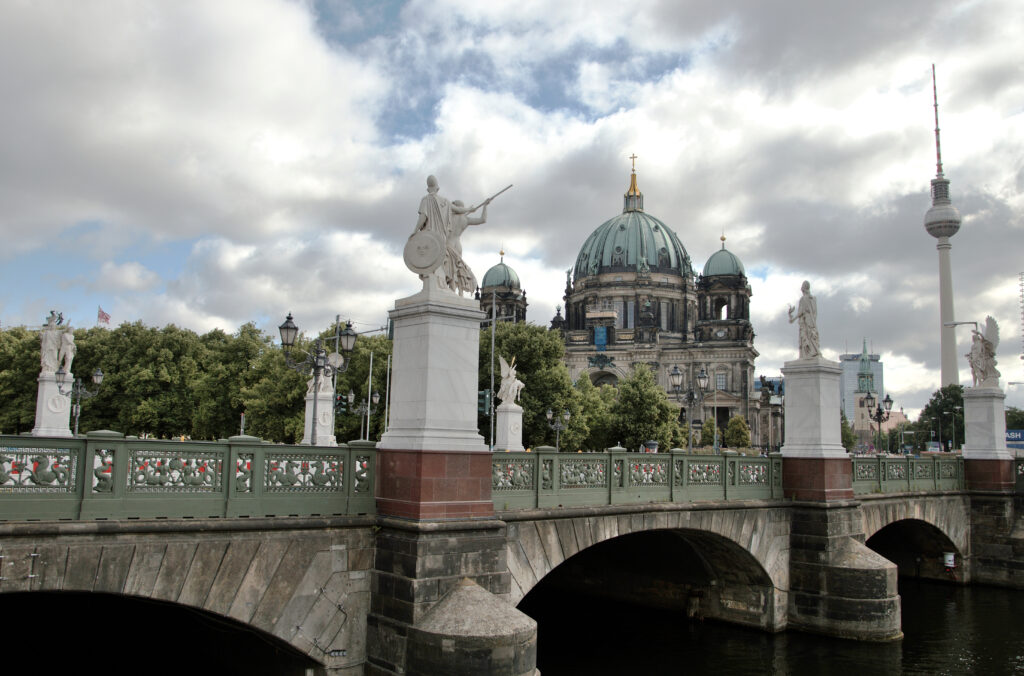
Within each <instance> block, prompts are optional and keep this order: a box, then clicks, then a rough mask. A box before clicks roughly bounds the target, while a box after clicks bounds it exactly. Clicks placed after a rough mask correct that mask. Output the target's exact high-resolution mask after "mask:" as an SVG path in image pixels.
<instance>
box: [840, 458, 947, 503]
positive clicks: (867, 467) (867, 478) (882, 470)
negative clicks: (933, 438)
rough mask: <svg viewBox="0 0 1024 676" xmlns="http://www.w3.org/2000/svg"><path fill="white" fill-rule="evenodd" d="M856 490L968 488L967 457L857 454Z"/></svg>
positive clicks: (865, 492)
mask: <svg viewBox="0 0 1024 676" xmlns="http://www.w3.org/2000/svg"><path fill="white" fill-rule="evenodd" d="M852 463H853V492H854V493H855V494H856V495H869V494H872V493H902V492H909V491H913V492H920V491H956V490H964V488H965V483H964V465H963V458H962V457H961V456H959V455H952V454H947V455H928V456H924V457H915V456H884V455H882V456H872V457H856V458H853V459H852Z"/></svg>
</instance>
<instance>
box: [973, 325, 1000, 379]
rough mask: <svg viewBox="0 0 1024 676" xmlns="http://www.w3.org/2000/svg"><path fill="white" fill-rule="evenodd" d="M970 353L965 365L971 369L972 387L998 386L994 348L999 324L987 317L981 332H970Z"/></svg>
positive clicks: (975, 330) (997, 344) (997, 340)
mask: <svg viewBox="0 0 1024 676" xmlns="http://www.w3.org/2000/svg"><path fill="white" fill-rule="evenodd" d="M971 334H972V335H971V351H970V352H968V353H967V363H968V364H969V365H970V367H971V379H972V380H973V381H974V387H978V386H979V385H980V386H981V387H986V386H994V387H998V386H999V376H1000V373H999V371H998V370H997V369H996V348H997V347H999V324H997V323H996V320H995V319H994V318H993V317H992V315H989V316H987V317H986V318H985V327H984V329H983V330H982V331H979V330H978V329H974V330H973V331H971Z"/></svg>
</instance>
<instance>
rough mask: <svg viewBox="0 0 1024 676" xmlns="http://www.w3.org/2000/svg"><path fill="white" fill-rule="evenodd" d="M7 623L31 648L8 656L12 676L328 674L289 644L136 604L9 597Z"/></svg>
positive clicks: (72, 596)
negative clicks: (84, 673)
mask: <svg viewBox="0 0 1024 676" xmlns="http://www.w3.org/2000/svg"><path fill="white" fill-rule="evenodd" d="M0 617H4V618H5V619H6V620H7V626H8V627H9V628H10V629H12V630H15V631H12V632H11V634H10V637H9V638H13V639H15V642H16V643H17V642H19V641H20V639H17V638H15V637H16V636H18V635H20V636H22V637H23V640H24V641H25V643H24V645H23V646H21V647H19V648H17V649H16V650H8V651H7V653H6V654H7V657H5V660H4V664H5V666H6V667H7V668H9V669H12V671H11V673H23V672H21V671H19V667H22V665H24V667H22V668H25V669H33V670H35V672H36V673H79V672H80V671H81V670H82V669H83V668H85V667H87V666H90V665H91V666H93V667H96V668H97V669H99V670H100V672H101V673H137V674H144V673H172V674H187V673H190V672H194V673H224V674H261V673H262V674H295V675H296V676H301V675H304V674H307V673H311V672H310V671H307V670H316V669H318V668H321V667H322V665H321V664H320V663H318V662H317V661H315V660H313V659H311V658H310V657H309V656H307V655H305V654H303V653H301V652H299V651H298V650H297V649H296V648H294V647H293V646H291V645H289V644H288V643H286V642H284V641H282V640H281V639H279V638H276V637H274V636H271V635H270V634H267V633H266V632H263V631H260V630H258V629H255V628H253V627H251V626H248V625H246V624H243V623H241V622H238V621H235V620H233V619H231V618H228V617H225V616H223V615H218V614H215V613H211V612H208V611H205V610H202V609H199V608H193V607H191V606H186V605H181V604H177V603H170V602H167V601H157V600H153V599H147V598H142V597H136V596H122V595H117V594H104V593H96V592H74V591H62V592H46V591H34V592H11V593H4V594H0ZM33 636H34V637H35V638H34V639H33V638H32V637H33ZM33 643H35V645H36V649H34V650H33V648H32V644H33ZM10 660H14V661H13V662H11V661H10ZM24 673H29V672H28V671H26V672H24Z"/></svg>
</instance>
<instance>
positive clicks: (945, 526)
mask: <svg viewBox="0 0 1024 676" xmlns="http://www.w3.org/2000/svg"><path fill="white" fill-rule="evenodd" d="M860 512H861V515H862V518H863V526H864V536H865V539H866V542H867V545H868V546H869V547H871V548H872V549H875V550H876V551H878V552H879V553H880V554H882V555H883V556H885V557H886V558H888V559H889V560H891V561H892V562H893V563H895V564H896V565H897V567H898V568H899V574H900V575H904V576H916V577H929V578H938V579H943V580H946V579H954V580H956V581H959V582H967V581H969V573H970V566H969V565H965V564H966V563H967V562H968V561H969V560H970V558H971V518H970V517H971V505H970V499H969V497H968V496H966V495H940V496H936V495H931V496H927V497H925V496H919V497H915V496H899V497H891V496H878V497H874V496H870V497H863V498H862V499H861V505H860ZM949 551H953V552H954V553H955V554H956V555H957V566H956V567H957V571H956V573H954V574H950V573H947V572H946V570H945V565H944V561H943V558H942V555H943V554H944V553H945V552H949Z"/></svg>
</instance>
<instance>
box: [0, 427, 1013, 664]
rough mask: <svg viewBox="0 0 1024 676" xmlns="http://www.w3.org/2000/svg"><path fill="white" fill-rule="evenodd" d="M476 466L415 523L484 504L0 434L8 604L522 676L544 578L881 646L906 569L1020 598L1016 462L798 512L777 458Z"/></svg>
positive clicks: (625, 458)
mask: <svg viewBox="0 0 1024 676" xmlns="http://www.w3.org/2000/svg"><path fill="white" fill-rule="evenodd" d="M482 456H483V459H485V460H486V462H487V463H489V467H490V470H489V474H490V481H489V485H485V486H483V487H482V488H481V489H480V492H481V493H482V494H485V495H486V496H487V499H489V500H490V501H491V502H490V504H492V505H493V509H492V510H491V511H490V513H489V514H485V515H482V516H481V515H476V516H474V517H473V518H447V519H430V520H424V519H409V518H403V517H402V516H401V514H400V513H399V512H400V510H396V509H393V508H390V507H389V508H386V509H381V508H380V506H381V505H385V506H387V505H391V504H392V503H393V502H394V499H395V491H405V492H406V494H407V496H408V497H409V498H410V499H415V500H417V501H419V502H422V503H431V504H447V503H452V502H455V503H457V502H458V501H460V500H463V501H466V502H471V503H474V504H475V503H477V502H479V500H478V498H479V494H478V493H472V491H470V493H469V494H467V492H466V491H467V490H469V489H467V487H466V486H467V484H465V483H464V482H461V480H460V478H459V477H460V475H459V472H458V468H457V467H455V465H454V464H453V463H455V462H456V460H454V459H452V458H450V457H449V458H445V457H444V455H443V454H438V455H436V456H430V457H437V458H439V459H443V460H445V461H446V462H448V463H449V465H450V466H444V463H439V464H438V465H437V467H435V468H434V469H431V465H430V463H429V462H428V463H427V464H425V465H423V466H421V467H419V469H418V470H417V471H418V472H419V475H420V476H421V477H422V481H421V483H420V484H419V485H411V484H409V485H404V487H403V486H402V485H401V482H402V481H404V479H403V476H402V471H403V470H402V469H401V463H400V462H398V460H399V459H398V458H396V457H394V452H389V451H387V450H386V449H377V448H376V445H375V444H374V443H373V442H367V441H355V442H351V443H349V444H342V445H340V446H338V447H330V448H327V447H309V446H283V445H278V444H269V443H264V442H262V441H260V440H259V439H255V438H252V437H233V438H231V439H229V440H225V441H222V442H217V443H212V442H211V443H204V442H169V441H155V440H146V439H133V438H125V437H123V436H122V435H120V434H117V433H113V432H93V433H90V434H88V435H87V436H86V437H84V438H70V439H68V438H60V439H57V438H45V437H25V436H17V437H13V436H3V437H0V557H2V558H0V609H2V608H8V609H10V608H12V607H15V608H21V607H24V604H31V603H33V602H35V603H39V602H41V601H42V599H44V598H45V599H47V602H48V603H49V602H56V603H58V604H59V603H61V602H63V600H64V599H70V598H73V597H77V596H80V595H81V594H82V593H85V594H88V595H89V596H88V598H91V599H93V600H94V602H95V603H100V602H101V601H100V600H101V599H103V600H109V599H145V600H147V601H149V602H159V603H160V604H163V605H160V606H159V607H160V608H166V609H168V612H169V611H170V609H172V608H187V609H190V610H192V611H195V612H196V613H199V614H202V615H203V616H206V617H210V618H216V619H217V620H218V621H221V622H225V623H232V624H234V625H237V626H238V627H241V628H244V629H245V630H246V631H249V632H255V633H257V634H258V635H260V636H262V637H263V638H264V639H265V640H266V641H269V642H271V643H273V644H274V645H276V646H278V648H279V649H280V650H284V651H291V652H292V653H294V654H295V655H301V656H305V659H306V660H307V661H306V663H305V664H306V668H308V669H312V670H313V671H314V672H317V673H331V674H359V673H366V674H378V673H379V674H384V673H403V672H404V673H439V671H438V670H439V669H440V670H441V671H443V672H444V673H461V672H459V671H458V669H456V670H455V671H452V667H451V665H452V664H454V663H458V664H472V665H475V666H474V667H473V668H474V669H477V672H476V673H530V671H532V664H533V663H534V660H535V645H536V644H535V640H536V628H535V626H533V627H531V626H530V623H529V622H524V621H523V619H522V617H521V616H520V615H519V614H518V613H517V612H516V611H515V610H514V607H515V606H516V605H518V604H519V603H520V602H521V601H522V600H523V599H524V598H526V596H527V595H529V594H530V593H531V591H533V590H535V589H539V588H540V587H541V586H543V585H554V588H559V589H561V588H574V589H581V590H585V591H588V592H590V593H595V594H605V595H607V596H609V597H614V596H621V597H628V598H631V599H646V600H647V601H648V602H650V603H652V604H660V605H663V606H668V607H676V608H680V609H685V610H686V612H688V613H691V614H693V615H695V616H700V617H705V618H714V619H719V620H722V621H727V622H734V623H738V624H743V625H748V626H754V627H759V628H761V629H763V630H765V631H773V632H774V631H782V630H785V629H797V630H805V631H813V632H819V633H825V634H830V635H834V636H846V637H854V638H859V639H870V640H892V639H897V638H899V636H900V624H899V596H898V593H897V590H896V579H897V575H913V576H920V577H928V578H935V579H943V580H951V581H955V582H957V583H968V582H971V581H976V582H986V583H991V584H1001V585H1006V586H1015V587H1021V586H1024V581H1022V580H1024V578H1022V577H1021V575H1022V572H1021V571H1024V528H1022V522H1021V519H1020V517H1019V514H1020V506H1021V502H1020V501H1021V498H1022V496H1024V459H1017V460H1015V461H1013V463H1012V472H1013V477H1014V481H1015V483H1014V484H1013V485H1012V486H1009V487H1006V486H1003V487H1001V488H999V487H993V486H991V485H989V484H986V483H985V481H984V478H983V477H984V475H983V474H978V473H977V472H975V473H972V470H971V465H970V463H971V461H970V460H968V461H965V460H964V459H963V458H962V457H960V456H957V455H949V454H937V455H933V456H929V457H922V458H916V457H855V458H847V459H845V460H842V462H841V468H840V472H841V473H843V476H846V477H848V478H847V481H848V489H849V490H848V491H847V492H845V493H843V494H842V495H840V496H838V497H831V498H830V499H827V500H811V499H804V498H801V499H795V498H796V497H799V496H794V494H793V492H792V491H789V490H787V485H788V484H789V483H790V482H791V476H792V475H791V472H792V471H793V470H792V469H790V468H791V467H792V460H790V459H786V458H783V457H781V456H779V455H777V454H776V455H772V456H770V457H748V456H743V455H735V454H728V453H727V454H723V455H717V456H707V455H693V454H687V453H685V452H683V451H681V450H673V451H671V452H669V453H662V454H635V453H627V452H626V451H625V449H622V448H612V449H608V451H607V452H605V453H583V454H575V453H557V452H555V449H552V448H547V447H541V448H538V449H535V451H534V452H532V453H495V454H493V455H491V454H486V453H485V454H482ZM798 469H799V467H798ZM787 472H789V473H790V474H787ZM478 473H479V472H477V474H478ZM979 477H981V478H979ZM396 486H397V488H396ZM950 554H951V555H952V556H953V565H952V566H950V565H947V564H948V563H949V562H948V560H947V558H948V556H949V555H950ZM645 558H646V559H649V560H657V559H659V558H661V559H665V560H670V561H671V562H672V568H673V570H674V571H675V572H674V573H673V574H672V575H666V574H665V569H664V566H659V565H653V566H650V567H645V566H642V565H639V564H640V563H641V562H642V561H643V560H644V559H645ZM467 580H469V581H471V582H467ZM613 581H614V584H611V582H613ZM486 592H489V593H486ZM58 593H61V594H58ZM474 595H475V596H474ZM33 600H35V601H33ZM11 604H15V605H11ZM17 604H22V605H17ZM460 604H461V605H460ZM58 607H59V606H58ZM467 609H469V610H467ZM474 613H482V614H483V616H480V615H478V614H474ZM488 618H491V619H490V620H488ZM488 621H490V622H491V623H492V624H493V625H494V626H493V627H492V628H493V630H494V634H495V636H494V637H488V636H486V635H481V629H480V627H481V626H483V627H484V629H485V630H487V628H488V627H490V626H491V625H488V624H487V623H488ZM484 633H486V631H484ZM460 660H461V661H460ZM465 673H472V670H471V669H469V667H466V672H465Z"/></svg>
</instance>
